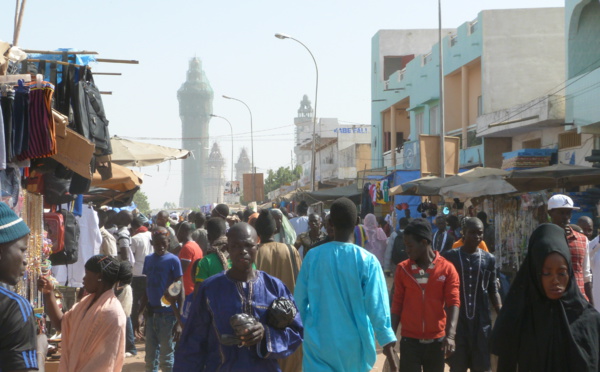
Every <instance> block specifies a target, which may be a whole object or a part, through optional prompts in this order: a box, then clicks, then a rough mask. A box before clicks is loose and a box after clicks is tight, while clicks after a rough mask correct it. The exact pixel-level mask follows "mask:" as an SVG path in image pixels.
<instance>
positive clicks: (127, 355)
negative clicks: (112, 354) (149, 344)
mask: <svg viewBox="0 0 600 372" xmlns="http://www.w3.org/2000/svg"><path fill="white" fill-rule="evenodd" d="M133 356H135V355H133V354H131V353H130V352H129V351H128V352H126V353H125V358H131V357H133Z"/></svg>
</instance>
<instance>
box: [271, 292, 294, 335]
mask: <svg viewBox="0 0 600 372" xmlns="http://www.w3.org/2000/svg"><path fill="white" fill-rule="evenodd" d="M297 312H298V310H297V309H296V305H294V303H293V302H292V301H291V300H289V299H287V298H285V297H279V298H278V299H276V300H274V301H273V302H271V305H270V306H269V309H268V310H267V325H269V326H271V327H273V328H276V329H284V328H286V327H288V326H289V325H290V324H292V322H293V321H294V318H295V317H296V314H297Z"/></svg>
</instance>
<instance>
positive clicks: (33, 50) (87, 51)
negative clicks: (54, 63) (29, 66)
mask: <svg viewBox="0 0 600 372" xmlns="http://www.w3.org/2000/svg"><path fill="white" fill-rule="evenodd" d="M23 51H24V52H25V53H27V54H29V53H36V54H57V55H61V54H65V53H67V54H94V55H95V54H98V52H92V51H90V50H82V51H79V52H75V51H67V50H65V51H60V50H37V49H23Z"/></svg>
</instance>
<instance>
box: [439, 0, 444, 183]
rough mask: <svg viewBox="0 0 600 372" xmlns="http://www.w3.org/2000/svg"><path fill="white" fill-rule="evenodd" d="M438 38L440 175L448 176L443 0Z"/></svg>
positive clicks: (440, 7) (440, 2)
mask: <svg viewBox="0 0 600 372" xmlns="http://www.w3.org/2000/svg"><path fill="white" fill-rule="evenodd" d="M438 23H439V27H438V38H439V43H438V44H439V53H440V108H439V111H440V154H441V163H440V177H442V178H444V177H446V146H445V143H444V142H445V141H444V139H445V132H446V127H445V125H444V55H443V54H442V53H443V48H442V0H438Z"/></svg>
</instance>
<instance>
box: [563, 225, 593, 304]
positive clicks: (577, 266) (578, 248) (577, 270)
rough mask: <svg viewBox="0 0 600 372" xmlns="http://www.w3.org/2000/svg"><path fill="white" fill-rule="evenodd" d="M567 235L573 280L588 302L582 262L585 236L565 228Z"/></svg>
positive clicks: (585, 250) (585, 243)
mask: <svg viewBox="0 0 600 372" xmlns="http://www.w3.org/2000/svg"><path fill="white" fill-rule="evenodd" d="M565 232H566V235H567V243H568V244H569V251H571V263H572V264H573V273H574V274H575V280H577V286H578V287H579V290H580V291H581V294H583V297H585V299H586V300H588V301H589V299H588V298H587V296H586V294H585V287H584V284H583V283H584V280H583V260H584V259H585V255H586V254H587V243H588V240H587V238H586V237H585V235H583V234H581V233H578V232H577V231H573V230H572V229H571V228H570V227H568V226H567V228H566V229H565Z"/></svg>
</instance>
